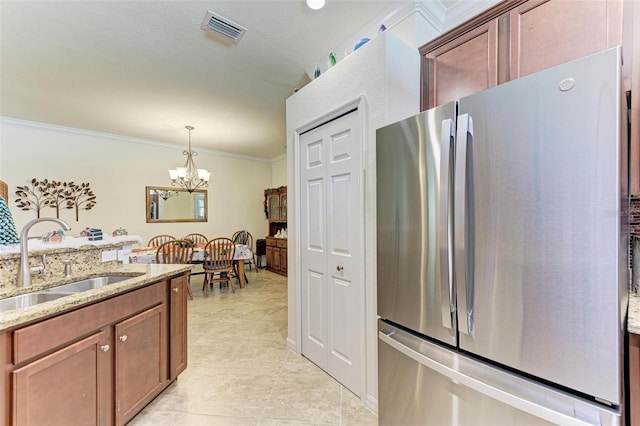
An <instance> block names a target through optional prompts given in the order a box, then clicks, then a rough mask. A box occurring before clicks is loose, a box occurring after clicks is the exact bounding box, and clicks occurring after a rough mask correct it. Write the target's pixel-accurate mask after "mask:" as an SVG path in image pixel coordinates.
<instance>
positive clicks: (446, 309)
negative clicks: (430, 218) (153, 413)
mask: <svg viewBox="0 0 640 426" xmlns="http://www.w3.org/2000/svg"><path fill="white" fill-rule="evenodd" d="M454 136H455V130H454V121H453V120H452V119H450V118H448V119H446V120H442V127H441V129H440V203H439V205H440V211H439V212H438V213H439V217H438V250H439V252H440V256H439V257H440V294H441V298H442V300H441V306H442V325H443V326H444V327H446V328H449V329H451V328H452V327H453V324H454V322H453V319H452V316H453V315H454V312H455V300H454V297H453V296H454V294H453V288H452V285H453V282H452V281H451V274H450V272H451V208H450V207H451V198H450V195H449V193H450V190H449V185H450V182H451V179H452V177H451V169H452V168H451V147H452V145H453V138H454Z"/></svg>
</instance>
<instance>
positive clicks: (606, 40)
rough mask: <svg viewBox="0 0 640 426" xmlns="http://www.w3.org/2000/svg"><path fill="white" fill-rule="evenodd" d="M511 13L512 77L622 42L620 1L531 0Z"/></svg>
mask: <svg viewBox="0 0 640 426" xmlns="http://www.w3.org/2000/svg"><path fill="white" fill-rule="evenodd" d="M509 14H510V16H509V26H510V46H511V49H510V57H511V67H510V75H511V79H515V78H518V77H522V76H525V75H527V74H531V73H534V72H536V71H540V70H543V69H545V68H550V67H553V66H555V65H559V64H561V63H564V62H568V61H571V60H574V59H578V58H581V57H583V56H586V55H589V54H592V53H595V52H599V51H601V50H604V49H606V48H608V47H612V46H615V45H618V44H621V42H622V2H621V1H619V0H572V1H563V0H529V1H527V2H525V3H523V4H522V5H520V6H518V7H516V8H514V9H513V10H511V12H509Z"/></svg>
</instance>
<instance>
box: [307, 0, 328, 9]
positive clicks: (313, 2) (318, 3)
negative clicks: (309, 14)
mask: <svg viewBox="0 0 640 426" xmlns="http://www.w3.org/2000/svg"><path fill="white" fill-rule="evenodd" d="M324 3H325V0H307V6H309V8H310V9H313V10H318V9H322V8H323V7H324Z"/></svg>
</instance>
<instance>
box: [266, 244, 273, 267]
mask: <svg viewBox="0 0 640 426" xmlns="http://www.w3.org/2000/svg"><path fill="white" fill-rule="evenodd" d="M267 268H273V247H269V246H267Z"/></svg>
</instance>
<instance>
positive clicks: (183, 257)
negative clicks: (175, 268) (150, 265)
mask: <svg viewBox="0 0 640 426" xmlns="http://www.w3.org/2000/svg"><path fill="white" fill-rule="evenodd" d="M193 247H194V246H193V244H192V243H191V242H189V241H186V240H171V241H167V242H166V243H163V244H161V245H160V246H158V250H157V251H156V263H179V264H189V263H191V261H192V260H193Z"/></svg>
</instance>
